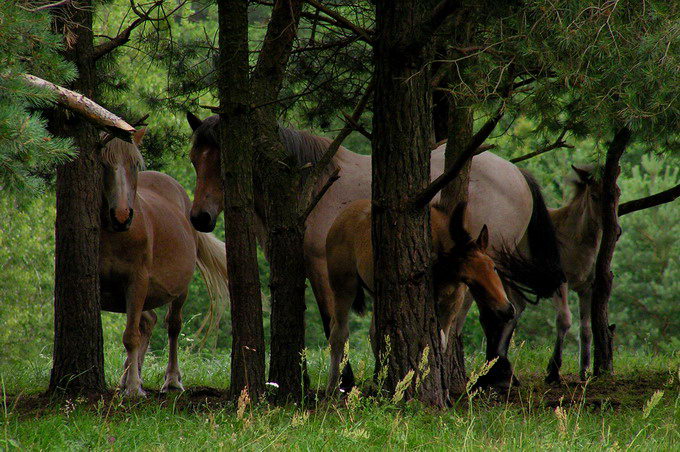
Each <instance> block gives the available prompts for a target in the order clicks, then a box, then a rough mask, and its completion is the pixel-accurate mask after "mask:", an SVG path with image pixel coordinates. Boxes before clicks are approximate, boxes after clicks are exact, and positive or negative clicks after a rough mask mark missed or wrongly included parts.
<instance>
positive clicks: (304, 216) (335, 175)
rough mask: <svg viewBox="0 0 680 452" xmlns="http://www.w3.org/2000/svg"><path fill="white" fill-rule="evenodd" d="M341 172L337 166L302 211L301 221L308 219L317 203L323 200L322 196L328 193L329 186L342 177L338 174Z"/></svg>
mask: <svg viewBox="0 0 680 452" xmlns="http://www.w3.org/2000/svg"><path fill="white" fill-rule="evenodd" d="M339 173H340V168H336V169H335V171H333V174H331V176H330V177H329V178H328V180H327V181H326V183H325V184H324V185H323V187H321V190H319V192H318V193H317V194H316V195H314V197H313V198H312V200H311V201H310V202H309V204H308V205H307V208H306V209H305V211H304V212H302V215H300V221H301V222H303V223H304V222H305V221H307V217H309V214H310V213H312V210H314V208H315V207H316V205H317V204H319V201H321V198H323V196H324V195H325V194H326V192H327V191H328V189H329V188H331V185H333V184H334V183H335V181H336V180H338V179H340V176H339V175H338V174H339Z"/></svg>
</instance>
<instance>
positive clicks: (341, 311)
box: [326, 281, 358, 395]
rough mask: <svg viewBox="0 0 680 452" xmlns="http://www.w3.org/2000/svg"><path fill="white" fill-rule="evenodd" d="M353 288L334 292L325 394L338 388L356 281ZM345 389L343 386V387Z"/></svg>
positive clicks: (329, 393)
mask: <svg viewBox="0 0 680 452" xmlns="http://www.w3.org/2000/svg"><path fill="white" fill-rule="evenodd" d="M352 284H353V286H354V287H353V289H354V290H351V289H352V288H351V287H346V288H345V289H344V290H343V292H342V293H336V297H335V306H333V317H332V319H331V335H330V338H329V342H330V346H331V365H330V370H329V373H328V388H327V389H326V394H328V395H331V394H333V393H334V392H335V391H336V389H337V388H338V381H339V379H340V364H341V363H342V359H343V357H344V353H345V344H346V343H347V339H349V310H350V308H351V307H352V302H353V301H354V296H355V295H356V291H357V289H358V282H357V281H353V283H352ZM343 389H345V388H343Z"/></svg>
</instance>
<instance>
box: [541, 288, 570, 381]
mask: <svg viewBox="0 0 680 452" xmlns="http://www.w3.org/2000/svg"><path fill="white" fill-rule="evenodd" d="M553 302H554V303H555V310H556V311H557V315H556V316H555V328H556V329H557V338H556V339H555V350H554V351H553V355H552V358H550V361H549V362H548V376H546V377H545V382H546V383H559V382H560V381H561V378H560V368H561V367H562V348H563V346H564V337H565V336H566V335H567V332H568V331H569V328H570V327H571V311H570V310H569V303H568V300H567V284H566V283H564V284H562V285H561V286H560V288H559V290H558V291H557V292H556V293H555V294H554V295H553Z"/></svg>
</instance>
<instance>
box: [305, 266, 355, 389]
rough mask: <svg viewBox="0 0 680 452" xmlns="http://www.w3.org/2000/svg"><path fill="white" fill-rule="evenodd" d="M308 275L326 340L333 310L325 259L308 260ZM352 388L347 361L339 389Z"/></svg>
mask: <svg viewBox="0 0 680 452" xmlns="http://www.w3.org/2000/svg"><path fill="white" fill-rule="evenodd" d="M307 274H308V275H309V282H310V285H311V286H312V292H313V293H314V298H316V304H317V306H318V307H319V315H320V316H321V324H322V325H323V331H324V333H325V334H326V339H330V335H331V315H330V312H332V310H333V305H334V303H333V298H334V295H333V289H331V287H330V284H329V282H328V267H327V264H326V259H310V264H309V265H308V268H307ZM353 386H354V372H352V366H351V365H350V363H349V360H348V361H347V364H345V367H344V368H343V369H342V374H341V375H340V387H341V388H342V389H345V390H350V389H352V387H353Z"/></svg>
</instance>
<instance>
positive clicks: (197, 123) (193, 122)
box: [187, 111, 203, 132]
mask: <svg viewBox="0 0 680 452" xmlns="http://www.w3.org/2000/svg"><path fill="white" fill-rule="evenodd" d="M187 121H188V122H189V125H190V126H191V130H193V131H194V132H195V131H196V129H198V128H199V127H201V124H203V121H201V119H200V118H199V117H198V116H196V115H195V114H193V113H191V112H190V111H188V112H187Z"/></svg>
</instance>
